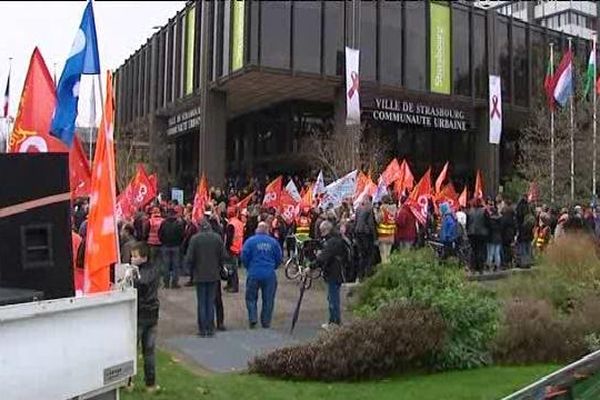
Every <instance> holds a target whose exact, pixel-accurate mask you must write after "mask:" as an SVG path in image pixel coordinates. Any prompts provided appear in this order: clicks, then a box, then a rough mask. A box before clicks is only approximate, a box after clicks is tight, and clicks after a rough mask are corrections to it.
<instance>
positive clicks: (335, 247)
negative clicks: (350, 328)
mask: <svg viewBox="0 0 600 400" xmlns="http://www.w3.org/2000/svg"><path fill="white" fill-rule="evenodd" d="M319 232H320V234H321V237H322V238H324V240H325V243H324V245H323V250H321V251H320V252H319V253H318V254H317V259H316V261H315V263H314V264H313V265H312V266H311V268H317V267H318V268H321V270H322V271H323V278H324V279H325V282H327V302H328V303H329V323H326V324H323V325H321V327H322V328H323V329H325V330H328V329H330V328H331V327H333V326H334V325H340V324H341V323H342V315H341V313H342V312H341V305H340V288H341V286H342V283H343V281H344V279H343V274H342V268H343V264H344V260H345V259H346V256H347V253H346V245H345V244H344V240H343V239H342V236H341V235H340V234H339V233H338V232H337V231H336V230H334V228H333V224H332V223H331V222H330V221H323V222H321V225H319Z"/></svg>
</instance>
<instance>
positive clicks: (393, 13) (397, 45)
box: [379, 1, 402, 85]
mask: <svg viewBox="0 0 600 400" xmlns="http://www.w3.org/2000/svg"><path fill="white" fill-rule="evenodd" d="M379 18H380V21H379V29H380V31H379V80H380V81H381V82H382V83H386V84H390V85H402V3H401V2H397V1H384V2H382V3H380V10H379Z"/></svg>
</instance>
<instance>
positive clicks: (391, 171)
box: [379, 158, 402, 186]
mask: <svg viewBox="0 0 600 400" xmlns="http://www.w3.org/2000/svg"><path fill="white" fill-rule="evenodd" d="M401 175H402V170H401V169H400V164H398V160H397V159H396V158H394V159H393V160H392V161H390V163H389V164H388V166H387V167H386V169H385V171H383V173H382V174H381V176H380V177H379V179H380V180H382V181H383V183H384V184H385V186H389V185H391V184H392V183H394V182H395V181H396V180H398V178H400V177H401Z"/></svg>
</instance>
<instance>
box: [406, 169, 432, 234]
mask: <svg viewBox="0 0 600 400" xmlns="http://www.w3.org/2000/svg"><path fill="white" fill-rule="evenodd" d="M430 197H431V168H429V169H428V170H427V172H425V175H423V176H422V177H421V180H420V181H419V183H418V184H417V186H415V188H414V189H413V191H412V193H411V194H410V197H409V199H408V206H409V207H410V209H411V211H412V213H413V214H414V215H415V218H416V219H417V220H418V221H419V222H420V223H421V224H422V225H425V222H426V221H427V214H428V212H429V203H428V200H429V198H430Z"/></svg>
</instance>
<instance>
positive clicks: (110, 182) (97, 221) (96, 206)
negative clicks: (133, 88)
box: [84, 71, 119, 293]
mask: <svg viewBox="0 0 600 400" xmlns="http://www.w3.org/2000/svg"><path fill="white" fill-rule="evenodd" d="M112 87H113V85H112V74H111V73H110V71H107V73H106V100H105V104H104V114H103V116H102V121H101V122H100V129H99V130H98V138H97V141H96V153H95V155H94V164H93V169H92V190H91V196H90V212H89V217H88V225H87V226H88V228H87V238H86V249H85V284H84V291H85V292H86V293H96V292H104V291H107V290H109V289H110V265H111V264H113V263H116V262H118V261H119V247H118V243H119V242H118V238H119V237H118V234H117V224H116V218H115V204H116V200H115V159H114V154H115V153H114V143H113V118H114V101H113V92H112Z"/></svg>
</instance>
